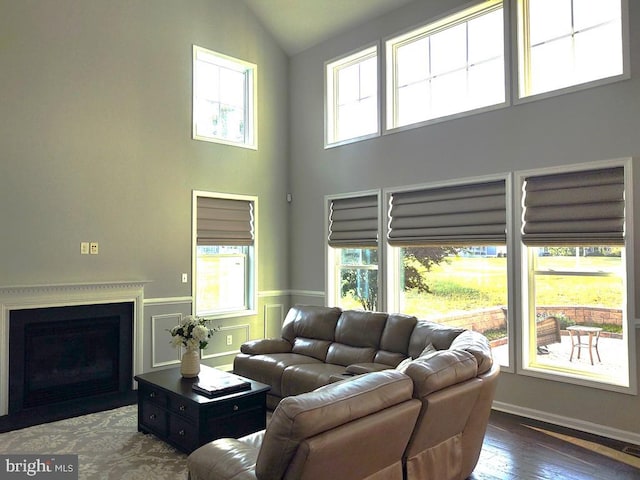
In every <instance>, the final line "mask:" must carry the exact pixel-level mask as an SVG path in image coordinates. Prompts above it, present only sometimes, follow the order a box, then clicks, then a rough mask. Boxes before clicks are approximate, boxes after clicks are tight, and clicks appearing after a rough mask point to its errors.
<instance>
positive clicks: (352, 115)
mask: <svg viewBox="0 0 640 480" xmlns="http://www.w3.org/2000/svg"><path fill="white" fill-rule="evenodd" d="M325 69H326V95H325V98H326V108H325V115H326V121H325V124H326V127H325V129H326V142H325V144H326V145H327V146H332V145H341V144H343V143H345V142H347V141H353V140H360V139H363V138H369V137H370V136H372V135H376V134H377V133H378V49H377V47H375V46H374V47H371V48H367V49H366V50H362V51H361V52H358V53H355V54H353V55H349V56H348V57H345V58H341V59H340V60H336V61H333V62H330V63H327V64H326V67H325Z"/></svg>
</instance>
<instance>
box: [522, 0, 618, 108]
mask: <svg viewBox="0 0 640 480" xmlns="http://www.w3.org/2000/svg"><path fill="white" fill-rule="evenodd" d="M527 1H528V0H516V7H515V8H513V9H512V12H511V25H512V28H511V34H510V36H509V38H510V40H509V41H510V42H511V51H512V58H513V59H514V60H513V61H512V77H513V83H514V85H513V92H514V95H513V97H514V98H513V104H514V105H519V104H524V103H528V102H533V101H537V100H543V99H546V98H552V97H556V96H559V95H564V94H567V93H573V92H579V91H582V90H588V89H591V88H595V87H599V86H602V85H609V84H612V83H617V82H621V81H623V80H628V79H629V78H631V53H630V38H629V29H630V27H629V21H630V17H629V2H628V0H620V9H621V10H620V15H621V29H622V73H620V74H618V75H613V76H610V77H604V78H598V79H596V80H590V81H587V82H583V83H578V84H574V85H568V86H566V87H561V88H558V89H554V90H549V91H546V92H540V93H535V94H524V93H523V91H524V90H526V88H525V87H522V88H521V86H520V84H521V83H522V82H527V81H528V80H527V79H526V78H523V77H525V76H526V73H525V71H526V70H527V69H528V66H527V65H528V64H527V58H528V54H527V53H526V52H525V49H526V45H527V44H528V40H525V41H522V40H521V39H522V37H523V36H524V35H525V34H524V30H525V27H524V14H523V4H524V3H526V2H527Z"/></svg>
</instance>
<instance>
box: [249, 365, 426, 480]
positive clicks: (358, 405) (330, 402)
mask: <svg viewBox="0 0 640 480" xmlns="http://www.w3.org/2000/svg"><path fill="white" fill-rule="evenodd" d="M412 391H413V384H412V382H411V381H410V379H409V378H407V377H406V376H405V375H403V374H402V373H400V372H397V371H395V370H386V371H384V372H375V373H370V374H367V375H361V376H358V377H355V378H354V379H353V380H350V381H347V382H337V383H331V384H329V385H326V386H324V387H322V388H319V389H317V390H315V391H313V392H309V393H303V394H301V395H297V396H292V397H286V398H284V399H283V400H282V401H281V402H280V404H279V405H278V407H277V408H276V409H275V411H274V412H273V415H272V417H271V422H270V424H269V428H267V430H266V432H265V435H264V440H263V442H262V448H261V449H260V453H259V454H258V458H257V462H256V477H257V478H283V477H284V474H285V471H286V469H287V466H288V465H289V463H290V462H291V459H292V458H293V455H294V454H295V452H296V450H297V448H298V445H299V444H300V442H301V441H302V440H304V439H305V438H309V437H312V436H314V435H317V434H320V433H322V432H326V431H328V430H330V429H332V428H335V427H337V426H339V425H343V424H346V423H348V422H351V421H354V420H357V419H359V418H363V417H365V416H367V415H370V414H372V413H375V412H378V411H380V410H383V409H386V408H388V407H391V406H393V405H397V404H399V403H402V402H405V401H408V400H409V399H411V394H412Z"/></svg>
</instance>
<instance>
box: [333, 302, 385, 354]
mask: <svg viewBox="0 0 640 480" xmlns="http://www.w3.org/2000/svg"><path fill="white" fill-rule="evenodd" d="M386 321H387V314H386V313H378V312H365V311H361V310H345V311H343V312H342V315H340V318H339V319H338V324H337V325H336V335H335V341H336V342H338V343H344V344H345V345H351V346H353V347H370V348H374V349H376V350H378V348H379V346H380V336H381V335H382V330H383V329H384V326H385V323H386Z"/></svg>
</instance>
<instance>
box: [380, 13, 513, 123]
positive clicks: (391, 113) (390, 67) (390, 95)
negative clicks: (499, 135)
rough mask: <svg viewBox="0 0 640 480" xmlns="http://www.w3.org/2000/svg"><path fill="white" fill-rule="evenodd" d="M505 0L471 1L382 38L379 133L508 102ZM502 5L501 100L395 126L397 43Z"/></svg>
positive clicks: (507, 29) (508, 39) (443, 119)
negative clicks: (502, 75)
mask: <svg viewBox="0 0 640 480" xmlns="http://www.w3.org/2000/svg"><path fill="white" fill-rule="evenodd" d="M510 3H511V2H509V1H506V0H487V1H484V2H474V4H471V5H467V6H465V7H463V8H459V9H456V10H454V11H450V12H448V13H445V14H443V15H441V16H438V17H436V18H435V19H432V20H430V21H429V22H428V23H427V24H423V25H421V26H419V27H417V28H416V27H413V28H411V29H409V30H408V31H405V32H404V33H399V34H394V35H393V36H390V37H387V38H385V39H384V40H383V41H384V45H385V48H384V62H385V67H384V71H385V75H384V78H385V85H384V96H385V98H384V101H383V102H382V103H383V105H384V113H383V115H384V130H383V134H392V133H396V132H401V131H404V130H410V129H414V128H420V127H424V126H427V125H432V124H436V123H440V122H445V121H449V120H454V119H457V118H463V117H467V116H471V115H477V114H480V113H484V112H489V111H493V110H498V109H502V108H506V107H508V106H509V105H511V68H510V67H509V65H510V55H509V52H510V44H511V33H510V21H509V19H510V18H511V13H510V12H511V8H510ZM500 7H501V8H502V11H503V54H502V55H503V57H502V58H503V73H504V78H503V81H504V85H503V88H504V100H503V101H502V102H500V103H496V104H491V105H485V106H482V107H476V108H471V109H468V110H463V111H460V112H455V113H451V114H447V115H444V116H440V117H435V118H430V119H426V120H421V121H417V122H413V123H408V124H406V125H398V122H397V100H396V97H397V95H396V92H397V88H396V75H397V63H396V60H395V50H396V48H397V47H398V46H401V45H403V44H407V43H409V42H410V41H414V40H417V39H420V38H424V37H427V36H430V35H431V34H433V33H438V32H439V31H442V30H445V29H447V28H450V27H453V26H455V25H457V24H460V23H463V22H465V21H466V20H468V19H470V18H473V17H476V16H479V15H481V14H482V13H483V12H486V11H490V10H492V9H498V8H500Z"/></svg>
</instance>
